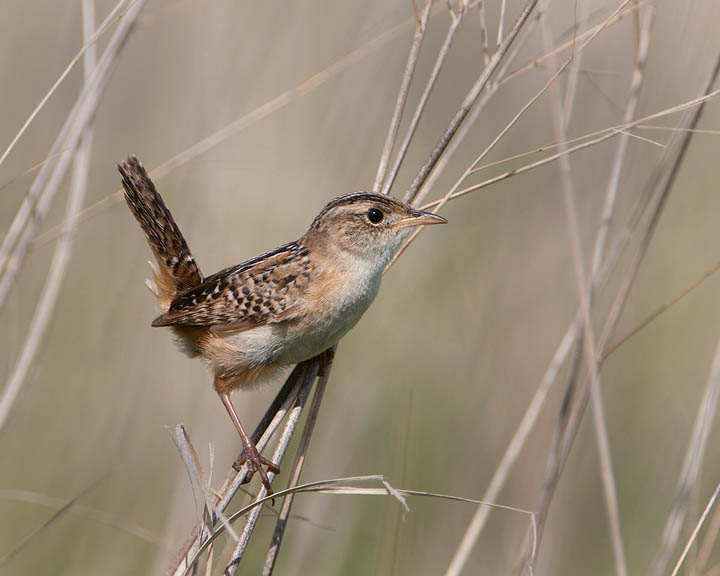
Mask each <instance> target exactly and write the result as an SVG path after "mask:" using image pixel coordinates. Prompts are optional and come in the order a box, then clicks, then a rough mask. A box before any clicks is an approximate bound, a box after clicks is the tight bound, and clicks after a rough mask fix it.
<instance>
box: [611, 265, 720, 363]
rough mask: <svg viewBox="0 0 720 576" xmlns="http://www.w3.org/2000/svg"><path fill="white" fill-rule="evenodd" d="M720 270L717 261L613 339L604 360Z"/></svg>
mask: <svg viewBox="0 0 720 576" xmlns="http://www.w3.org/2000/svg"><path fill="white" fill-rule="evenodd" d="M718 270H720V262H717V263H716V264H714V265H713V266H712V267H711V268H709V269H708V270H706V271H705V272H703V273H702V274H701V275H700V276H698V277H697V278H696V279H695V280H693V281H692V282H691V283H690V284H688V285H687V286H686V287H685V288H683V289H682V290H681V291H680V292H678V293H677V294H675V295H674V296H673V297H672V298H669V299H668V300H666V301H665V302H663V303H662V304H661V305H660V306H658V307H657V308H655V310H653V311H652V312H650V314H648V315H647V316H645V318H643V319H642V320H641V321H640V322H638V323H637V324H636V325H635V326H633V327H632V328H631V329H630V330H628V331H627V332H626V333H625V334H623V335H622V336H620V337H619V338H617V339H616V340H614V341H613V343H612V344H610V345H609V346H608V347H607V349H606V350H605V352H604V353H603V356H602V361H603V362H604V361H605V359H606V358H607V357H608V356H610V355H611V354H612V353H613V352H615V351H616V350H617V349H618V348H620V346H622V345H623V344H625V343H626V342H627V341H628V340H630V338H632V337H633V336H635V334H637V333H638V332H640V331H641V330H642V329H643V328H645V327H646V326H647V325H648V324H650V323H651V322H652V321H653V320H655V319H656V318H657V317H658V316H660V315H661V314H662V313H663V312H665V311H666V310H667V309H668V308H671V307H672V306H674V305H675V304H677V303H678V302H679V301H680V300H682V299H683V298H684V297H685V296H687V295H688V294H690V293H691V292H692V291H693V290H695V288H697V287H698V286H700V285H701V284H702V283H703V282H705V280H707V279H708V278H710V277H711V276H712V275H713V274H715V273H716V272H717V271H718Z"/></svg>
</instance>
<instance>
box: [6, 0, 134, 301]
mask: <svg viewBox="0 0 720 576" xmlns="http://www.w3.org/2000/svg"><path fill="white" fill-rule="evenodd" d="M144 5H145V0H136V2H135V3H134V4H132V5H131V6H130V8H129V9H128V10H127V12H126V13H125V15H124V17H123V18H122V19H121V20H120V22H119V23H118V25H117V28H116V29H115V33H114V34H113V36H112V38H111V39H110V41H109V43H108V46H107V48H106V49H105V52H104V53H103V56H102V58H101V59H100V61H99V62H98V65H97V66H96V68H95V71H94V72H93V75H92V77H91V79H90V80H89V81H88V82H87V83H86V84H85V86H84V88H83V90H82V92H81V93H80V96H79V97H78V100H77V102H76V104H75V106H74V107H73V109H72V111H71V112H70V114H69V116H68V118H67V120H66V121H65V124H64V125H63V128H62V129H61V131H60V134H59V135H58V138H57V139H56V140H55V143H54V144H53V146H52V148H51V149H50V152H49V154H48V156H54V155H56V154H57V152H58V151H59V150H60V149H63V148H64V149H66V150H68V153H67V154H63V155H60V156H59V157H58V160H57V162H56V163H54V164H53V163H48V164H45V165H43V167H42V168H41V169H40V173H39V174H38V176H37V177H36V178H35V181H34V182H33V184H32V186H31V187H30V191H29V192H28V195H27V198H26V199H25V200H24V201H23V204H22V205H21V207H20V210H19V211H18V214H17V215H16V217H15V219H14V220H13V224H12V225H11V228H10V231H9V232H8V233H7V235H6V237H5V239H4V240H3V244H2V247H0V309H2V307H3V304H4V303H5V301H6V298H7V295H8V293H9V291H10V289H11V287H12V286H13V284H14V282H15V278H16V276H17V274H18V272H19V270H20V267H21V265H22V263H23V261H24V259H25V255H26V253H27V250H28V247H29V245H30V242H31V241H32V239H33V238H34V236H35V232H36V230H37V227H38V226H39V224H40V222H41V221H42V220H43V219H44V217H45V215H46V213H47V212H48V210H49V208H50V205H51V204H52V201H53V199H54V197H55V194H56V192H57V190H58V188H59V187H60V183H61V182H62V179H63V177H64V175H65V171H66V170H67V168H68V165H69V163H70V160H71V158H72V154H70V152H74V151H75V149H76V148H77V146H78V145H79V143H80V140H81V138H82V135H83V134H84V133H85V130H86V128H87V126H88V125H89V124H90V123H91V122H92V119H93V118H94V115H95V111H96V110H97V107H98V105H99V103H100V101H101V99H102V95H103V93H104V90H105V88H106V86H107V83H108V81H109V79H110V76H111V74H112V72H113V70H114V68H115V65H116V64H117V60H118V57H119V55H120V52H121V50H122V47H123V46H124V44H125V41H126V39H127V36H128V33H129V32H130V29H131V28H132V25H133V23H134V22H135V19H136V18H137V16H138V14H139V13H140V10H142V8H143V6H144Z"/></svg>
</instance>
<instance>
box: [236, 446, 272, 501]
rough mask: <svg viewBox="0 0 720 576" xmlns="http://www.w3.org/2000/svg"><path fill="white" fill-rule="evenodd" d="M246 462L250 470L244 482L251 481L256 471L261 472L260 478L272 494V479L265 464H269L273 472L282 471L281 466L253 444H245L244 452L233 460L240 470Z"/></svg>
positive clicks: (269, 493)
mask: <svg viewBox="0 0 720 576" xmlns="http://www.w3.org/2000/svg"><path fill="white" fill-rule="evenodd" d="M245 464H247V467H248V471H247V475H246V476H245V482H244V483H247V482H250V480H252V477H253V476H254V475H255V472H257V473H258V474H260V478H261V480H262V483H263V486H265V489H266V490H267V493H268V496H270V495H272V493H273V491H272V488H271V487H270V479H269V478H268V475H267V473H266V472H265V469H264V468H263V466H267V469H268V470H270V471H271V472H272V473H273V474H278V473H279V472H280V468H278V466H277V464H275V462H273V461H272V460H269V459H268V458H265V457H264V456H261V455H260V453H259V452H258V450H257V448H256V447H255V446H254V445H253V444H250V445H248V446H245V450H244V451H243V453H242V454H240V456H238V459H237V460H235V462H233V468H234V469H235V470H237V471H238V472H239V471H240V469H241V468H242V467H243V466H244V465H245Z"/></svg>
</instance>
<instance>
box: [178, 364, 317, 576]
mask: <svg viewBox="0 0 720 576" xmlns="http://www.w3.org/2000/svg"><path fill="white" fill-rule="evenodd" d="M307 376H308V363H307V362H305V363H301V364H298V365H297V366H296V367H295V369H294V370H293V371H292V373H291V374H290V376H288V378H287V380H286V381H285V384H284V385H283V387H282V388H281V389H280V391H279V392H278V393H277V395H276V396H275V399H274V400H273V401H272V403H271V404H270V406H269V408H268V409H267V410H266V412H265V414H264V415H263V417H262V418H261V420H260V422H259V423H258V425H257V426H256V427H255V430H254V431H253V433H252V435H251V436H250V438H251V440H252V441H253V443H254V444H255V445H256V446H257V448H258V450H259V451H262V450H264V449H265V447H266V446H267V444H268V443H269V442H270V439H271V438H272V437H273V435H274V434H275V432H276V431H277V429H278V428H279V426H280V424H281V423H282V421H283V419H284V418H285V416H286V415H287V413H288V411H289V410H290V407H291V406H292V405H293V404H294V402H295V400H296V398H297V396H298V394H299V392H300V389H301V388H302V386H303V385H304V384H306V382H305V379H306V377H307ZM246 478H247V466H246V465H245V466H243V467H242V468H241V469H240V471H236V470H235V469H234V468H232V467H231V468H230V470H228V472H227V474H226V476H225V479H224V481H223V483H222V485H221V487H220V488H219V489H218V490H217V495H216V496H215V498H214V499H213V506H215V507H217V508H218V509H219V510H222V511H224V510H225V509H226V508H227V506H228V505H229V504H230V501H231V500H232V498H233V497H234V496H235V494H236V493H237V492H238V490H240V487H241V486H242V484H244V483H245V480H246ZM213 524H214V522H213ZM209 534H210V531H209V530H207V527H206V525H205V523H204V522H203V521H202V520H201V521H199V522H198V523H197V524H196V525H195V527H194V528H193V530H192V531H191V532H190V536H189V537H188V539H187V541H186V542H185V544H184V545H183V546H182V548H181V549H180V550H179V551H178V553H177V554H176V555H175V557H174V558H173V560H172V561H171V563H170V567H169V568H168V572H167V573H168V574H174V575H175V576H178V575H179V574H183V573H185V571H186V570H187V569H188V568H189V567H190V566H191V565H192V562H189V559H190V558H193V559H196V558H197V557H198V555H199V552H198V550H199V549H200V548H201V546H202V544H203V543H204V542H206V540H207V537H208V535H209ZM193 562H194V560H193Z"/></svg>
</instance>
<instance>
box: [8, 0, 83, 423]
mask: <svg viewBox="0 0 720 576" xmlns="http://www.w3.org/2000/svg"><path fill="white" fill-rule="evenodd" d="M82 24H83V26H82V28H83V41H84V43H85V44H87V45H89V46H88V49H87V50H86V51H84V53H83V54H84V58H83V70H84V76H85V78H84V80H85V85H86V86H87V85H88V83H89V82H90V79H91V76H92V72H93V70H94V69H95V64H96V55H95V46H94V45H93V44H90V39H91V37H92V36H93V31H94V29H95V5H94V0H83V3H82ZM93 132H94V122H93V121H92V119H91V120H90V122H89V123H88V125H87V126H86V128H85V130H84V131H83V133H82V135H81V138H80V142H79V145H78V149H77V153H76V154H75V160H74V163H73V172H72V180H71V183H70V193H69V195H68V201H67V207H66V209H65V217H64V219H63V225H62V226H63V231H64V232H63V236H62V238H61V239H60V241H59V242H58V243H57V245H56V246H55V250H54V252H53V257H52V261H51V263H50V268H49V270H48V275H47V279H46V281H45V286H44V287H43V292H42V294H41V296H40V299H39V301H38V304H37V306H36V307H35V313H34V315H33V319H32V322H31V324H30V328H29V330H28V334H27V337H26V338H25V343H24V344H23V348H22V350H21V352H20V355H19V357H18V360H17V363H16V364H15V368H14V370H13V372H12V374H11V375H10V378H9V379H8V381H7V383H6V384H5V387H4V388H3V390H2V394H1V395H0V431H2V429H3V427H4V426H5V423H6V422H7V419H8V416H9V414H10V411H11V409H12V407H13V405H14V404H15V400H16V399H17V396H18V394H19V393H20V389H21V388H22V386H23V384H24V382H25V379H26V378H27V375H28V373H29V371H30V368H31V366H32V364H33V361H34V360H35V356H36V355H37V353H38V351H39V350H40V346H41V345H42V343H43V340H44V337H45V334H46V333H47V329H48V327H49V325H50V321H51V320H52V318H53V313H54V311H55V305H56V304H57V300H58V297H59V295H60V291H61V289H62V286H63V282H64V280H65V274H66V272H67V267H68V264H69V263H70V258H71V257H72V250H73V241H74V240H75V227H74V226H73V224H72V222H74V221H75V218H76V217H77V215H78V214H79V213H80V210H81V208H82V205H83V202H84V201H85V192H86V191H87V179H88V173H89V172H90V155H91V153H92V142H93Z"/></svg>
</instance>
